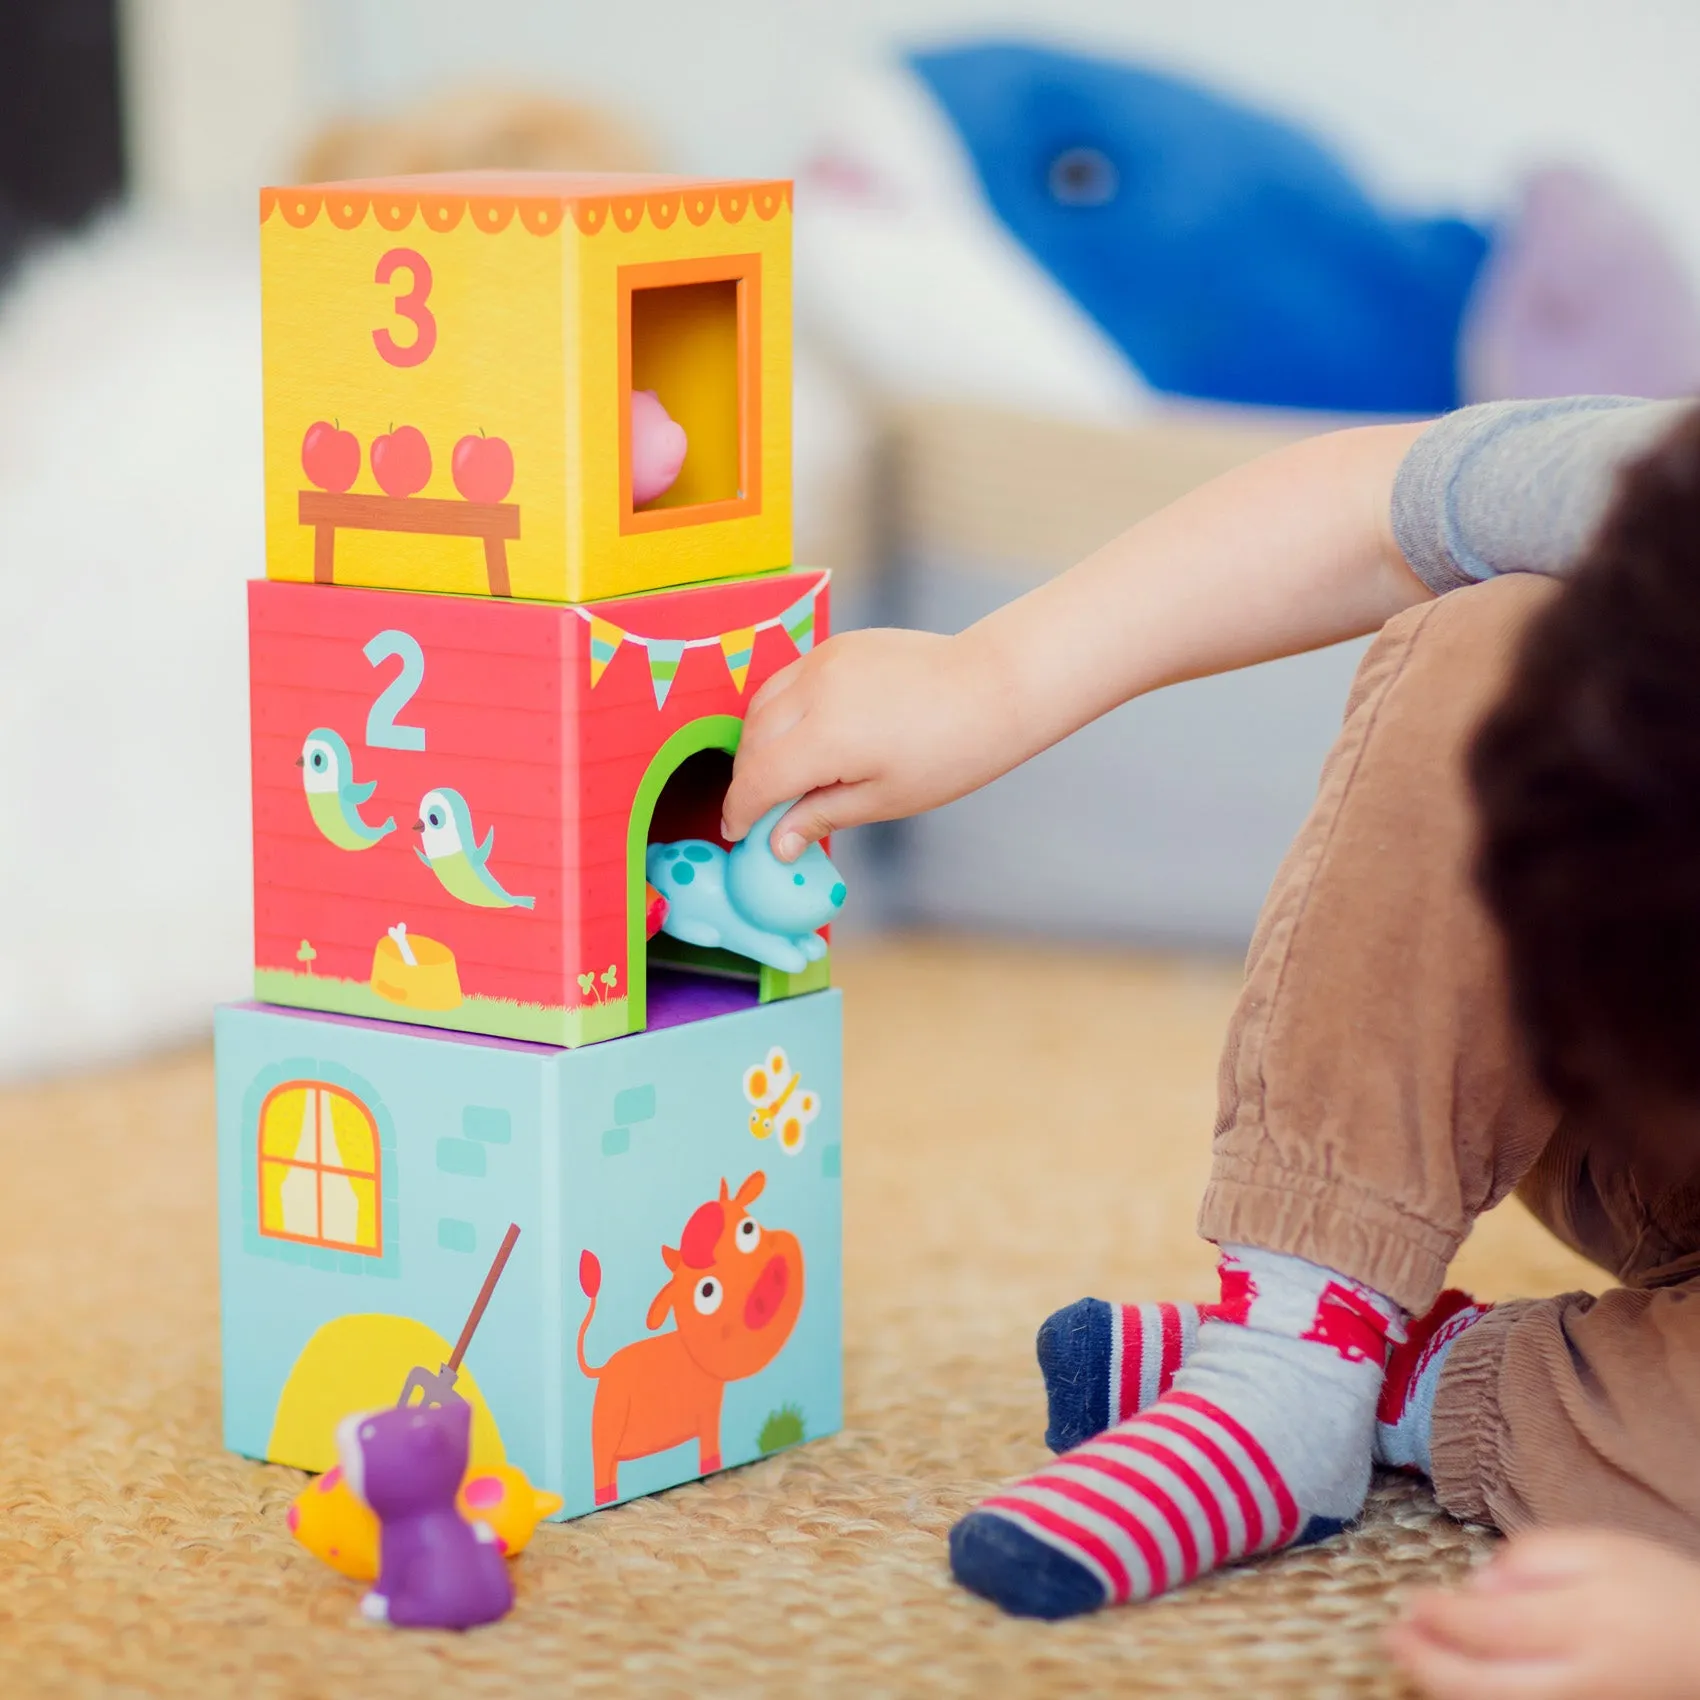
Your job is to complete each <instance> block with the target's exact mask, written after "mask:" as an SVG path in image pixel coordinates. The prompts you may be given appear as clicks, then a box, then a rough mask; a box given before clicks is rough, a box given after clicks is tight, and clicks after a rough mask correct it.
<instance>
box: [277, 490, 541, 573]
mask: <svg viewBox="0 0 1700 1700" xmlns="http://www.w3.org/2000/svg"><path fill="white" fill-rule="evenodd" d="M301 523H302V524H303V525H310V526H312V528H313V581H314V583H316V584H335V583H336V534H337V531H338V529H339V528H340V529H342V530H345V531H402V532H412V533H414V534H415V535H419V536H426V537H480V538H482V539H483V540H484V570H485V573H486V574H487V576H488V578H489V582H490V594H491V595H492V596H510V595H512V594H513V593H512V591H511V590H510V589H509V588H508V544H509V543H510V542H513V541H516V540H517V539H518V537H519V504H518V503H517V502H464V501H446V500H443V499H442V498H440V497H436V496H350V495H333V494H331V493H330V492H328V491H325V490H303V491H302V492H301Z"/></svg>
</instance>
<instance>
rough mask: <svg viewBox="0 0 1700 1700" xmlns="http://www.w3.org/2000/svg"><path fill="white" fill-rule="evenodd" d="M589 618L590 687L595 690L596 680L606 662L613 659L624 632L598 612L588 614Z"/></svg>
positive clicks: (602, 671) (605, 667)
mask: <svg viewBox="0 0 1700 1700" xmlns="http://www.w3.org/2000/svg"><path fill="white" fill-rule="evenodd" d="M589 620H590V688H591V689H592V690H595V689H596V681H597V680H598V679H600V678H601V677H602V675H603V673H604V671H605V670H606V669H607V666H608V663H609V662H610V661H612V660H613V659H614V654H615V651H616V650H618V649H619V647H620V644H621V641H622V640H623V639H624V638H625V635H626V634H625V633H624V632H623V631H621V630H620V628H619V627H618V626H616V625H611V624H610V623H609V622H608V621H607V620H604V619H603V618H602V617H601V615H599V614H592V615H590V616H589Z"/></svg>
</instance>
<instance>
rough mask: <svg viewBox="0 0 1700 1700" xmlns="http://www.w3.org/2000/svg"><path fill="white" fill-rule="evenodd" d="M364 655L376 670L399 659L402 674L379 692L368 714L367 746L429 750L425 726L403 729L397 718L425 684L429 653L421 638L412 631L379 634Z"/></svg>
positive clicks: (381, 748)
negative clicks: (386, 662)
mask: <svg viewBox="0 0 1700 1700" xmlns="http://www.w3.org/2000/svg"><path fill="white" fill-rule="evenodd" d="M361 654H362V655H364V656H365V657H366V659H367V660H368V661H370V662H371V663H372V665H373V666H374V667H376V666H378V665H380V664H381V663H382V662H385V661H389V660H392V659H399V660H400V662H401V671H400V672H399V673H397V674H396V676H395V677H394V678H393V679H391V680H390V682H389V683H388V684H387V685H385V686H384V688H383V689H382V690H381V691H380V692H379V693H378V698H377V701H376V702H374V703H373V704H372V707H371V709H370V710H369V711H368V713H367V715H366V743H367V746H368V748H370V749H374V750H422V749H424V748H425V728H424V727H423V726H400V725H397V723H396V716H397V715H398V714H400V713H401V711H402V710H403V709H404V708H406V707H407V705H408V704H409V703H410V702H412V700H413V697H414V693H415V692H416V691H417V690H418V689H419V687H420V686H421V685H422V684H424V683H425V651H424V650H422V649H421V648H420V647H419V640H418V638H416V637H414V636H413V635H412V634H411V633H410V632H398V631H388V632H379V633H378V635H377V636H376V637H375V638H373V639H372V641H371V642H370V643H369V644H367V645H366V647H365V649H363V650H362V651H361Z"/></svg>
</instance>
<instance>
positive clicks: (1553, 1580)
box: [1470, 1529, 1648, 1591]
mask: <svg viewBox="0 0 1700 1700" xmlns="http://www.w3.org/2000/svg"><path fill="white" fill-rule="evenodd" d="M1647 1551H1648V1543H1647V1542H1645V1541H1640V1540H1636V1539H1634V1538H1633V1537H1632V1536H1629V1535H1615V1534H1607V1533H1604V1532H1602V1531H1596V1530H1590V1529H1564V1530H1556V1531H1552V1532H1541V1533H1536V1534H1527V1535H1518V1536H1517V1537H1516V1538H1515V1539H1513V1540H1512V1541H1511V1543H1510V1544H1509V1545H1508V1546H1507V1547H1506V1548H1505V1550H1504V1551H1503V1552H1501V1553H1500V1554H1499V1555H1498V1556H1497V1557H1496V1558H1495V1559H1494V1560H1493V1562H1492V1563H1491V1564H1488V1565H1485V1566H1484V1567H1483V1568H1482V1569H1481V1570H1479V1571H1477V1572H1476V1574H1475V1575H1474V1576H1473V1577H1471V1579H1470V1586H1471V1587H1472V1588H1481V1589H1483V1590H1484V1591H1492V1590H1494V1589H1499V1588H1526V1587H1550V1586H1552V1585H1554V1584H1557V1583H1562V1582H1568V1581H1574V1580H1575V1579H1577V1578H1578V1577H1596V1576H1598V1577H1604V1576H1608V1575H1611V1574H1613V1573H1614V1572H1619V1571H1621V1569H1622V1568H1623V1566H1624V1565H1625V1564H1626V1563H1634V1562H1636V1561H1638V1560H1644V1558H1645V1555H1646V1553H1647Z"/></svg>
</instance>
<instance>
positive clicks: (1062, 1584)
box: [950, 1301, 1105, 1618]
mask: <svg viewBox="0 0 1700 1700" xmlns="http://www.w3.org/2000/svg"><path fill="white" fill-rule="evenodd" d="M1089 1302H1090V1301H1089ZM950 1568H951V1573H952V1574H953V1575H954V1576H955V1577H956V1579H957V1581H958V1582H960V1583H961V1584H962V1585H963V1587H965V1588H968V1589H971V1590H972V1591H973V1592H974V1593H976V1594H978V1595H980V1596H981V1598H983V1599H988V1600H990V1601H991V1602H992V1604H993V1605H998V1606H1002V1607H1003V1609H1004V1610H1005V1611H1007V1612H1009V1613H1010V1614H1011V1616H1013V1617H1046V1618H1059V1617H1078V1616H1079V1615H1080V1614H1081V1613H1082V1612H1088V1611H1096V1610H1097V1609H1098V1608H1099V1607H1100V1606H1101V1605H1103V1604H1104V1603H1105V1597H1104V1585H1103V1584H1102V1583H1101V1582H1100V1581H1099V1580H1098V1578H1097V1577H1096V1576H1094V1575H1093V1574H1092V1572H1091V1571H1090V1570H1087V1569H1086V1568H1085V1567H1084V1566H1083V1565H1079V1564H1076V1563H1075V1561H1074V1560H1073V1559H1072V1558H1068V1557H1066V1556H1065V1555H1064V1554H1062V1553H1060V1552H1058V1551H1057V1549H1056V1548H1055V1547H1051V1546H1047V1545H1046V1544H1045V1543H1044V1542H1043V1541H1041V1540H1039V1539H1037V1538H1036V1537H1034V1536H1033V1535H1030V1534H1028V1533H1027V1531H1026V1530H1025V1529H1023V1528H1019V1527H1018V1526H1017V1525H1016V1524H1014V1523H1012V1522H1010V1520H1009V1519H1008V1518H1007V1517H999V1516H998V1515H997V1514H996V1513H995V1512H991V1511H971V1512H969V1514H968V1515H967V1516H966V1517H964V1518H963V1519H962V1521H961V1522H960V1523H958V1524H957V1525H956V1527H955V1528H954V1529H952V1530H951V1531H950Z"/></svg>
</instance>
